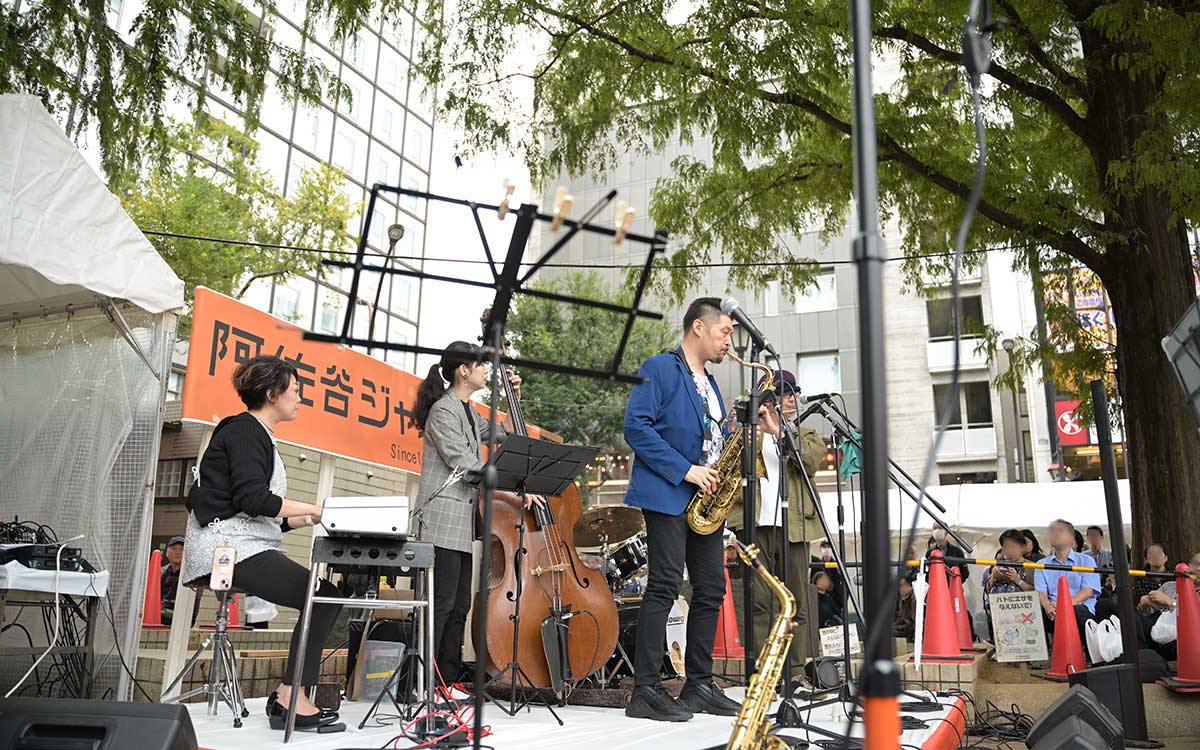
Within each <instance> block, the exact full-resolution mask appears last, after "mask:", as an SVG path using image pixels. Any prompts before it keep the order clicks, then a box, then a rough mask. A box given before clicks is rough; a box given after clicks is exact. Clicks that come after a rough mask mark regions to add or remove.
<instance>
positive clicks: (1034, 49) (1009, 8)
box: [996, 0, 1088, 100]
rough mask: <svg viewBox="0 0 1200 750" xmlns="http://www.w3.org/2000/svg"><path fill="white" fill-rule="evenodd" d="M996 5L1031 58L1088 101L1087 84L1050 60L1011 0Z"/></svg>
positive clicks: (1076, 94) (998, 2)
mask: <svg viewBox="0 0 1200 750" xmlns="http://www.w3.org/2000/svg"><path fill="white" fill-rule="evenodd" d="M996 5H998V6H1000V8H1001V9H1002V10H1003V11H1004V12H1005V13H1006V14H1007V16H1008V20H1009V22H1010V23H1011V25H1012V27H1013V28H1014V29H1016V31H1017V33H1018V34H1019V35H1020V36H1021V39H1022V40H1023V41H1024V42H1025V48H1026V49H1028V50H1029V56H1030V57H1032V58H1033V59H1034V60H1035V61H1036V62H1037V63H1038V64H1039V65H1041V66H1042V68H1043V69H1045V71H1046V72H1047V73H1049V74H1050V75H1052V76H1054V80H1056V81H1058V82H1059V83H1060V84H1062V85H1063V86H1065V87H1066V88H1067V89H1069V90H1070V91H1071V92H1072V93H1073V94H1075V96H1077V97H1079V98H1080V99H1084V100H1086V99H1087V98H1088V93H1087V84H1086V83H1085V82H1084V81H1083V79H1081V78H1078V77H1076V76H1073V75H1071V74H1070V73H1069V72H1067V69H1066V68H1064V67H1062V66H1061V65H1059V64H1058V63H1056V62H1055V61H1054V60H1052V59H1051V58H1050V55H1049V54H1047V52H1046V50H1045V49H1043V48H1042V46H1041V45H1040V44H1038V41H1037V39H1035V38H1034V36H1033V32H1032V31H1031V30H1030V29H1029V27H1028V26H1026V25H1025V21H1024V20H1023V19H1022V18H1021V15H1020V14H1019V13H1018V12H1017V8H1016V6H1014V5H1013V4H1012V2H1011V0H996Z"/></svg>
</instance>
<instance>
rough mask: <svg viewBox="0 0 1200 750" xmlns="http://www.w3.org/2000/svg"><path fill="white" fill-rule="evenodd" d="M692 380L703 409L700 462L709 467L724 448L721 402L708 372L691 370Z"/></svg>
mask: <svg viewBox="0 0 1200 750" xmlns="http://www.w3.org/2000/svg"><path fill="white" fill-rule="evenodd" d="M692 380H694V381H695V383H696V393H697V394H699V396H700V406H701V408H702V409H703V411H704V446H703V447H702V448H701V449H700V464H701V465H702V466H709V467H711V466H713V465H714V464H715V463H716V462H717V459H719V458H720V457H721V451H722V450H724V448H725V433H723V432H722V431H721V419H722V417H723V416H724V415H723V414H721V402H720V400H718V399H717V394H716V391H714V390H713V386H712V381H710V380H709V379H708V373H707V372H706V371H704V370H701V371H700V372H699V373H695V372H693V373H692Z"/></svg>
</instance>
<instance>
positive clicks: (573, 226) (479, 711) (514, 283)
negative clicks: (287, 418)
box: [289, 182, 667, 750]
mask: <svg viewBox="0 0 1200 750" xmlns="http://www.w3.org/2000/svg"><path fill="white" fill-rule="evenodd" d="M384 194H392V195H396V196H407V197H410V198H414V199H417V200H429V201H437V202H439V203H445V204H449V205H456V206H459V207H462V208H464V209H466V210H467V211H469V212H470V213H471V219H472V220H473V222H474V224H475V227H476V229H477V230H478V232H479V240H480V243H481V245H482V247H483V252H484V254H485V255H486V256H487V261H488V268H489V270H490V271H491V275H492V280H491V281H475V280H470V279H462V278H456V277H453V276H444V275H438V274H433V273H429V272H428V271H417V270H414V269H411V268H403V267H396V266H390V265H388V264H387V263H386V262H385V263H384V265H378V264H375V263H368V262H367V260H368V258H367V238H368V236H369V231H368V230H369V229H370V226H371V219H372V218H373V217H374V216H375V214H376V206H377V204H378V200H379V197H380V196H381V195H384ZM616 196H617V191H616V190H610V191H609V192H608V193H606V194H605V195H604V196H603V197H601V198H600V200H598V201H597V202H596V203H595V205H593V206H592V207H591V208H589V209H587V210H586V211H585V212H584V213H583V215H582V216H581V217H580V219H579V220H578V221H576V220H573V219H571V218H564V217H562V216H554V215H550V214H546V213H542V212H541V211H538V209H537V207H536V206H534V205H530V204H522V205H521V206H520V207H519V208H516V209H514V210H509V205H508V200H507V199H505V200H504V201H503V202H502V203H501V204H499V205H489V204H486V203H477V202H475V201H469V200H463V199H461V198H451V197H448V196H444V195H437V194H435V193H429V192H426V191H424V190H411V189H408V188H401V187H396V186H394V185H385V184H383V183H379V182H377V183H375V184H374V185H373V186H372V187H371V194H370V198H369V199H368V200H367V211H366V214H365V215H364V216H363V223H362V231H360V232H359V238H358V250H357V252H356V253H355V256H354V260H353V261H352V262H349V261H339V260H325V261H322V265H323V266H326V267H331V268H343V269H349V270H352V271H353V277H352V278H351V282H350V294H349V302H348V306H347V309H346V318H345V320H344V321H342V330H341V332H340V333H338V334H333V335H328V334H322V333H315V332H313V331H305V332H304V339H305V340H308V341H324V342H328V343H335V344H340V345H342V346H363V347H367V348H368V349H372V348H374V349H382V350H384V351H400V352H412V353H414V354H434V355H437V356H442V355H444V354H445V353H446V351H445V349H439V348H432V347H427V346H419V345H414V344H401V343H398V342H394V341H379V340H376V339H374V338H373V337H372V336H371V333H370V331H368V335H367V338H365V339H363V338H358V337H356V336H353V335H352V334H351V331H353V330H354V328H353V318H354V310H355V306H356V305H355V303H356V301H357V300H358V296H359V283H360V281H361V277H362V274H363V272H364V271H365V272H370V273H377V274H380V277H381V278H382V277H383V276H388V275H392V276H405V277H408V278H415V279H422V280H427V281H440V282H446V283H451V284H460V285H466V286H474V287H483V288H489V289H495V291H496V296H495V299H494V300H493V301H492V306H491V312H490V314H489V315H488V320H487V322H486V324H485V325H484V353H485V354H486V355H487V356H488V358H489V360H490V362H491V363H492V378H491V407H492V408H491V410H490V412H489V414H488V425H489V427H490V428H491V434H495V427H496V406H495V405H496V403H497V402H498V400H499V390H500V368H501V366H503V365H506V364H507V365H514V366H517V367H526V368H529V369H534V370H543V371H548V372H557V373H561V374H564V375H571V376H575V377H585V378H592V379H596V380H604V381H607V382H617V383H629V384H637V383H640V382H642V379H641V378H639V377H637V376H636V375H626V374H624V373H622V372H621V363H622V360H623V358H624V356H625V348H626V345H627V344H628V342H629V335H630V333H631V331H632V330H633V324H634V321H635V320H636V319H637V318H639V317H640V318H647V319H650V320H662V319H663V316H662V315H661V314H660V313H653V312H647V311H645V310H642V309H640V305H641V303H642V297H643V295H644V294H645V291H646V287H647V286H648V284H649V281H650V270H651V268H652V267H653V265H654V260H655V258H656V257H658V255H659V254H660V253H662V252H664V251H665V249H666V243H667V234H666V232H662V231H656V232H654V234H653V235H649V236H648V235H642V234H638V233H637V232H627V231H625V229H620V230H618V229H616V228H610V227H602V226H599V225H596V224H593V223H592V220H593V219H595V218H596V217H597V216H599V215H600V212H601V211H602V210H603V209H604V208H605V207H606V206H608V204H610V203H611V202H612V201H613V199H614V198H616ZM484 212H487V213H490V212H495V213H496V214H497V215H498V217H499V219H500V220H501V221H505V220H506V219H508V218H512V219H514V220H515V226H514V227H513V230H512V235H511V236H510V237H509V242H508V250H507V252H506V253H505V255H504V257H503V262H502V263H501V264H499V265H497V262H496V260H497V259H496V257H495V256H493V254H492V249H491V246H490V245H489V244H488V240H487V235H486V233H485V232H484V228H483V223H482V220H481V213H484ZM538 224H549V225H551V226H559V228H560V229H561V230H562V234H561V235H560V236H559V238H558V239H557V240H555V241H554V243H553V244H552V245H551V246H550V247H549V248H548V249H547V250H545V251H544V252H543V253H542V254H541V257H539V258H538V259H537V260H536V261H533V262H527V261H525V260H524V253H525V248H526V247H527V246H528V244H529V238H530V235H531V233H532V231H533V227H534V226H535V225H538ZM585 234H587V235H600V236H603V237H610V238H612V240H613V241H614V242H631V243H633V244H635V245H641V246H645V247H647V248H648V252H647V253H646V260H645V262H644V264H643V265H642V269H641V273H640V274H639V275H638V279H637V283H636V284H635V288H634V291H633V297H632V299H631V300H630V301H629V302H628V303H625V304H616V303H612V302H603V301H600V300H588V299H580V298H578V297H573V296H570V295H566V294H559V293H557V292H552V291H549V290H546V289H539V288H537V287H536V286H533V285H532V284H530V283H529V281H530V279H531V278H532V277H533V276H534V275H535V274H536V273H537V272H538V271H539V270H540V269H541V268H543V267H545V265H546V264H547V263H549V262H550V261H551V260H553V259H554V257H555V256H556V255H557V254H558V252H559V251H561V250H562V248H563V247H565V246H566V244H567V243H568V242H570V241H571V239H572V238H573V237H575V236H577V235H585ZM516 295H524V296H528V297H536V298H540V299H550V300H554V301H557V302H563V303H567V304H569V305H572V306H581V307H590V308H593V309H599V310H607V311H609V312H611V313H614V314H616V315H618V316H620V317H621V318H623V319H624V325H623V331H622V334H621V339H620V341H619V342H618V343H617V348H616V351H615V352H614V353H613V357H612V360H611V362H610V363H609V365H608V367H606V368H603V369H600V368H586V367H576V366H571V365H562V364H558V363H553V362H543V361H537V360H528V359H523V358H520V357H512V356H506V355H504V354H502V353H501V350H502V348H503V341H504V329H505V326H506V324H507V322H508V313H509V307H510V305H511V303H512V300H513V297H514V296H516ZM495 474H496V472H495V470H494V467H493V466H492V465H491V463H490V461H489V463H488V465H487V466H486V467H485V469H484V472H483V482H482V485H483V497H482V503H483V550H482V555H481V559H480V562H479V578H480V580H482V581H486V580H487V579H488V576H489V569H490V566H491V546H490V545H491V527H492V490H493V489H495V483H494V479H495ZM479 597H480V599H479V601H480V604H481V606H480V607H479V610H480V616H479V617H478V618H476V620H475V622H474V625H473V627H474V628H475V632H476V642H479V641H481V640H483V638H484V637H486V632H487V598H488V589H487V587H486V586H485V587H483V588H482V589H481V590H480V592H479ZM474 682H475V684H477V685H482V684H483V682H484V670H483V663H482V661H477V662H476V665H475V679H474ZM482 693H483V691H482V690H477V691H475V701H474V706H475V716H474V738H473V740H472V744H473V745H474V747H475V748H476V750H478V748H479V747H480V746H481V737H482V735H483V697H482ZM291 708H292V707H289V710H290V709H291Z"/></svg>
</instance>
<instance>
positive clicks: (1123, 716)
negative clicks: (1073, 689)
mask: <svg viewBox="0 0 1200 750" xmlns="http://www.w3.org/2000/svg"><path fill="white" fill-rule="evenodd" d="M1069 680H1070V683H1071V684H1072V685H1082V686H1083V687H1085V688H1087V689H1088V690H1091V691H1092V693H1094V694H1095V696H1096V699H1097V700H1099V701H1100V704H1101V705H1103V706H1104V707H1105V708H1107V709H1108V710H1109V711H1110V712H1111V713H1112V715H1113V716H1114V717H1115V718H1116V720H1117V723H1119V724H1120V725H1121V727H1122V728H1123V734H1124V735H1126V736H1127V737H1130V738H1139V739H1145V738H1146V727H1145V723H1146V717H1145V715H1144V714H1143V713H1141V711H1139V708H1138V705H1139V704H1138V703H1137V694H1138V693H1140V692H1141V690H1142V685H1141V683H1140V682H1138V679H1137V669H1136V667H1135V666H1134V665H1133V664H1108V665H1105V666H1102V667H1092V668H1091V669H1085V670H1083V671H1081V672H1075V673H1073V674H1072V675H1071V676H1070V678H1069ZM1135 691H1136V692H1135ZM1142 710H1144V709H1142Z"/></svg>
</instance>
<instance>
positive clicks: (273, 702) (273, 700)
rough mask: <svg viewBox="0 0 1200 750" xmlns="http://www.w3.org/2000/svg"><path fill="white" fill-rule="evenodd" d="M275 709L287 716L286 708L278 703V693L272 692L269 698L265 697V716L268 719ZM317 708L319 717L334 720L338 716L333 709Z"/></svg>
mask: <svg viewBox="0 0 1200 750" xmlns="http://www.w3.org/2000/svg"><path fill="white" fill-rule="evenodd" d="M276 707H278V708H279V709H280V710H281V711H283V712H284V714H287V706H285V705H283V704H282V703H280V702H279V691H278V690H272V691H271V694H270V695H269V696H267V716H268V717H270V715H271V713H272V712H273V711H275V709H276ZM317 708H320V709H321V716H332V717H333V718H335V719H336V718H337V716H338V712H337V711H336V710H335V709H332V708H321V707H320V706H317Z"/></svg>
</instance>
